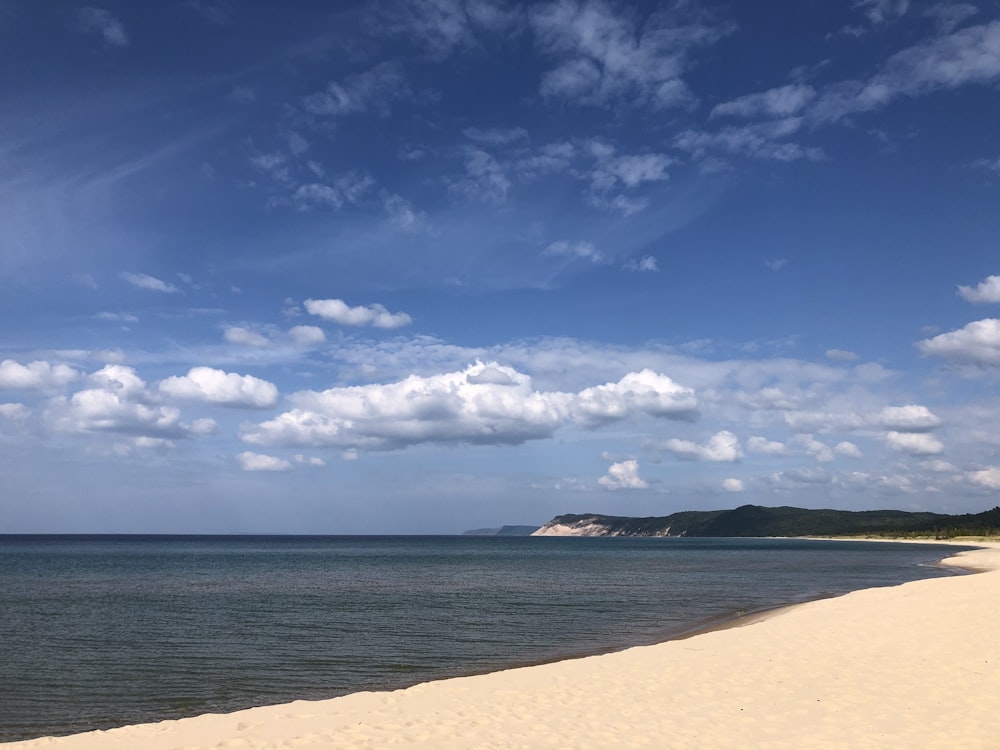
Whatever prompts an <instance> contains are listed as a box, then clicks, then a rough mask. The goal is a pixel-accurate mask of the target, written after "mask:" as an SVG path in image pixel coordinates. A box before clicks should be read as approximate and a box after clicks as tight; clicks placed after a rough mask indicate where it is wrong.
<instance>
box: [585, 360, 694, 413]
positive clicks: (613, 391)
mask: <svg viewBox="0 0 1000 750" xmlns="http://www.w3.org/2000/svg"><path fill="white" fill-rule="evenodd" d="M697 408H698V401H697V398H696V397H695V392H694V390H692V389H691V388H686V387H684V386H682V385H680V384H678V383H675V382H674V381H673V380H671V379H670V378H669V377H667V376H666V375H662V374H660V373H658V372H654V371H653V370H642V371H641V372H630V373H628V374H627V375H625V376H624V377H623V378H622V379H621V380H619V381H618V382H616V383H606V384H605V385H598V386H594V387H593V388H585V389H584V390H582V391H580V392H579V393H578V394H576V397H575V398H573V399H572V401H571V413H572V416H573V418H574V419H575V420H577V421H579V422H582V423H584V424H603V423H605V422H611V421H615V420H618V419H624V418H626V417H629V416H631V415H633V414H639V413H643V414H648V415H650V416H654V417H666V418H670V419H683V420H691V419H693V418H694V417H695V416H696V415H697Z"/></svg>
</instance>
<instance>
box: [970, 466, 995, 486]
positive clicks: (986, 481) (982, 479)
mask: <svg viewBox="0 0 1000 750" xmlns="http://www.w3.org/2000/svg"><path fill="white" fill-rule="evenodd" d="M966 477H967V478H968V480H969V481H970V482H972V483H973V484H978V485H979V486H980V487H985V488H986V489H988V490H1000V467H997V466H990V467H988V468H986V469H980V470H979V471H970V472H968V473H966Z"/></svg>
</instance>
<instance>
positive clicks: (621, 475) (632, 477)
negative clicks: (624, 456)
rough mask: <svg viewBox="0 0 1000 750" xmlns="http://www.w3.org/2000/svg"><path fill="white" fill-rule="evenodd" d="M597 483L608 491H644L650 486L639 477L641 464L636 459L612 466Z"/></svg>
mask: <svg viewBox="0 0 1000 750" xmlns="http://www.w3.org/2000/svg"><path fill="white" fill-rule="evenodd" d="M597 483H598V484H599V485H601V486H602V487H604V488H605V489H607V490H642V489H645V488H646V487H648V486H649V485H648V484H647V483H646V481H645V480H643V479H642V478H641V477H640V476H639V462H638V461H636V460H635V459H629V460H627V461H621V462H619V463H616V464H611V466H609V467H608V473H607V474H605V475H604V476H603V477H601V478H600V479H598V480H597Z"/></svg>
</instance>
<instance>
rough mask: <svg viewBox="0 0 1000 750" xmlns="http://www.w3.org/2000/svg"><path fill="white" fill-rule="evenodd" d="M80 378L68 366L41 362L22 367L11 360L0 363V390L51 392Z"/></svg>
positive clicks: (78, 374)
mask: <svg viewBox="0 0 1000 750" xmlns="http://www.w3.org/2000/svg"><path fill="white" fill-rule="evenodd" d="M78 377H80V373H78V372H77V371H76V370H74V369H73V368H72V367H70V366H69V365H63V364H52V363H50V362H45V361H42V360H37V361H35V362H29V363H28V364H26V365H22V364H21V363H20V362H15V361H14V360H13V359H5V360H4V361H3V362H0V388H10V389H19V390H43V391H46V390H53V389H58V388H62V387H64V386H66V385H68V384H70V383H72V382H73V381H74V380H76V379H77V378H78Z"/></svg>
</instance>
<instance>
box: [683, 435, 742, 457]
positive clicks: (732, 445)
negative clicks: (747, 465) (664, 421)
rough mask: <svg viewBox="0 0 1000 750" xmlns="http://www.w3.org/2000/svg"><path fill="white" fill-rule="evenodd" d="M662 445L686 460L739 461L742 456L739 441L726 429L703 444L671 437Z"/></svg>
mask: <svg viewBox="0 0 1000 750" xmlns="http://www.w3.org/2000/svg"><path fill="white" fill-rule="evenodd" d="M663 447H664V448H666V449H667V450H668V451H670V452H671V453H673V454H674V455H675V456H677V458H680V459H682V460H686V461H739V460H740V458H742V456H743V451H742V450H741V449H740V441H739V440H738V439H737V437H736V436H735V435H734V434H733V433H731V432H729V431H728V430H723V431H722V432H717V433H716V434H714V435H713V436H712V437H710V438H709V439H708V442H706V443H703V444H702V443H695V442H692V441H690V440H678V439H677V438H671V439H670V440H668V441H666V442H665V443H664V444H663Z"/></svg>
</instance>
